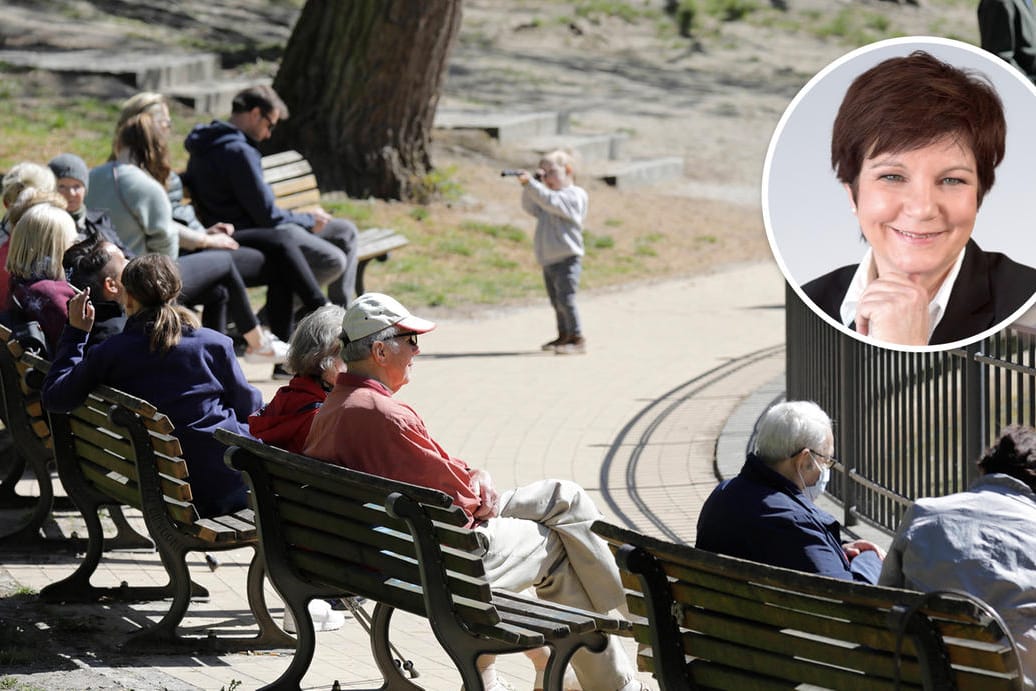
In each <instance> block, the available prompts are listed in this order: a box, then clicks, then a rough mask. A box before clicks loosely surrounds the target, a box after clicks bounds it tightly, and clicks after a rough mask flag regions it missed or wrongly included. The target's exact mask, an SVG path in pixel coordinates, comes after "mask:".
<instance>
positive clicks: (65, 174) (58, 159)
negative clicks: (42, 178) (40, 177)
mask: <svg viewBox="0 0 1036 691" xmlns="http://www.w3.org/2000/svg"><path fill="white" fill-rule="evenodd" d="M47 165H48V166H50V170H51V171H52V172H53V173H54V177H56V178H58V179H59V180H60V179H61V178H72V179H73V180H78V181H79V182H81V183H83V186H84V187H85V186H87V185H88V184H89V181H90V171H89V170H88V169H87V167H86V163H85V162H84V161H83V159H81V158H79V157H78V156H76V155H75V154H58V155H57V156H55V157H54V158H52V159H50V163H48V164H47Z"/></svg>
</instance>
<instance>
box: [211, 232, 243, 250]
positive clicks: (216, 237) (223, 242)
mask: <svg viewBox="0 0 1036 691" xmlns="http://www.w3.org/2000/svg"><path fill="white" fill-rule="evenodd" d="M240 246H241V245H239V244H237V240H235V239H234V238H232V237H230V236H229V235H227V234H225V233H210V234H209V235H206V236H205V244H204V245H202V249H206V250H236V249H237V248H238V247H240Z"/></svg>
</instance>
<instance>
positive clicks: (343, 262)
mask: <svg viewBox="0 0 1036 691" xmlns="http://www.w3.org/2000/svg"><path fill="white" fill-rule="evenodd" d="M287 117H288V108H287V106H285V105H284V102H283V101H282V100H281V99H280V97H279V96H278V95H277V93H276V92H275V91H274V90H273V89H272V88H270V87H269V86H265V85H263V86H255V87H251V88H248V89H245V90H244V91H242V92H240V93H239V94H237V96H235V97H234V101H233V107H232V112H231V115H230V118H229V119H228V120H226V121H222V120H214V121H212V123H210V124H208V125H196V126H195V127H194V129H192V130H191V133H190V134H188V135H187V139H186V140H185V141H184V146H185V147H186V148H187V152H188V153H189V154H190V159H189V160H188V161H187V173H186V180H187V184H188V185H189V186H190V189H191V196H192V202H193V204H194V208H195V211H196V212H197V215H198V218H199V220H200V221H201V222H202V224H203V225H206V226H209V225H212V224H214V223H217V222H221V221H222V222H226V223H232V224H233V225H234V227H235V228H245V229H250V228H276V229H277V230H279V231H282V232H292V231H295V232H296V234H295V236H294V239H295V241H296V242H297V243H298V244H299V247H300V249H301V250H302V253H303V255H304V256H305V258H306V261H307V262H308V263H309V266H310V267H311V268H312V271H313V274H314V276H315V277H316V280H317V282H318V283H319V284H321V285H323V284H325V283H326V284H328V297H330V299H331V301H332V302H334V303H335V304H339V305H342V306H345V305H346V304H348V303H349V301H350V300H351V299H352V298H353V297H355V295H354V294H353V293H354V286H355V283H356V241H357V240H356V226H354V225H353V224H352V223H351V222H349V221H347V220H344V219H340V218H332V217H331V215H330V214H329V213H327V211H325V210H323V209H321V208H317V209H316V210H314V211H312V212H310V213H298V212H294V211H288V210H285V209H282V208H280V207H278V206H277V205H276V199H275V197H274V194H273V190H271V189H270V186H269V185H268V184H267V183H266V181H265V180H263V170H262V156H261V155H260V153H259V150H258V149H257V148H256V146H257V144H259V143H260V142H262V141H265V140H266V139H269V137H270V134H271V133H272V132H273V129H274V127H276V126H277V123H278V122H279V121H280V120H281V119H282V118H285V119H286V118H287ZM299 230H302V231H304V232H297V231H299ZM234 237H235V239H238V241H239V242H240V241H241V240H240V237H241V232H240V231H238V232H235V235H234ZM243 244H244V243H243Z"/></svg>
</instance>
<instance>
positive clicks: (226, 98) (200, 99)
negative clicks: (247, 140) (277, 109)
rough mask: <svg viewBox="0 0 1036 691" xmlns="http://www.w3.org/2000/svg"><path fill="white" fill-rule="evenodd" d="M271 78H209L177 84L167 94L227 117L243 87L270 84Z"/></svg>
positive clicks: (198, 108)
mask: <svg viewBox="0 0 1036 691" xmlns="http://www.w3.org/2000/svg"><path fill="white" fill-rule="evenodd" d="M270 83H271V80H270V79H229V80H207V81H202V82H196V83H193V84H185V85H181V86H176V87H173V88H170V89H167V90H166V92H165V93H166V95H168V96H169V97H170V98H175V99H176V100H177V101H180V102H181V103H183V104H185V105H187V106H190V107H191V108H194V110H196V111H198V112H199V113H209V114H211V115H214V116H216V117H226V116H227V115H229V114H230V107H231V104H232V102H233V100H234V96H235V95H236V94H237V93H238V92H239V91H241V90H242V89H247V88H248V87H250V86H256V85H258V84H270Z"/></svg>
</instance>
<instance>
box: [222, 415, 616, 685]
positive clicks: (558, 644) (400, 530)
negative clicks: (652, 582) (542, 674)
mask: <svg viewBox="0 0 1036 691" xmlns="http://www.w3.org/2000/svg"><path fill="white" fill-rule="evenodd" d="M216 438H217V439H219V440H220V441H222V442H224V443H225V444H227V445H229V446H231V448H230V450H229V451H228V452H227V462H228V463H229V464H230V465H231V466H232V467H234V468H237V469H238V470H240V471H241V472H243V473H244V474H245V476H246V478H247V481H248V483H249V485H250V486H251V488H252V493H253V500H254V503H255V510H256V517H257V524H258V526H259V539H260V550H261V551H262V553H263V558H264V560H265V562H266V566H267V570H268V573H269V578H270V580H271V582H272V583H273V584H274V586H275V587H276V589H277V591H278V592H279V593H280V594H281V595H282V596H283V597H284V599H285V603H286V605H285V606H286V607H288V608H290V609H291V612H292V614H293V615H294V616H295V619H296V621H298V622H299V642H298V647H297V649H296V651H295V656H294V658H293V659H292V662H291V665H290V666H289V667H288V669H287V670H286V671H285V672H284V674H283V675H282V676H281V677H280V678H279V679H278V680H277V681H275V682H273V683H272V684H270V685H269V686H266V687H264V688H267V689H298V688H299V681H300V680H301V679H302V677H303V675H304V674H305V673H306V670H307V669H308V668H309V665H310V663H311V662H312V659H313V653H314V646H315V643H316V637H315V634H314V632H313V626H312V619H311V618H310V616H309V612H308V609H307V604H308V602H309V601H310V600H311V599H313V598H327V597H337V596H340V595H341V594H342V593H352V594H354V595H358V596H361V597H365V598H367V599H368V600H371V601H373V602H375V603H376V605H375V608H374V612H373V617H372V620H373V626H372V630H371V647H372V649H373V653H374V658H375V662H376V663H377V665H378V668H379V669H380V670H381V672H382V675H383V676H384V678H385V683H386V685H385V686H383V687H382V688H393V689H419V688H420V687H419V686H416V685H415V684H414V683H413V682H411V681H410V680H409V679H407V678H406V676H405V675H404V674H403V672H402V670H401V669H400V668H399V667H400V666H399V665H397V663H396V662H395V661H394V660H393V657H392V655H391V651H390V645H389V627H390V623H391V616H392V612H393V611H394V610H396V609H399V610H402V611H406V612H410V613H412V614H416V615H418V616H420V617H424V618H426V619H427V620H428V622H429V624H430V626H431V628H432V631H433V632H434V633H435V637H436V638H437V639H438V641H439V643H440V644H441V645H442V647H443V649H444V650H445V651H446V653H447V654H448V655H449V656H450V658H451V659H452V660H453V662H454V664H455V665H456V666H457V669H458V671H459V672H460V674H461V678H462V679H463V682H464V685H465V686H464V688H466V689H468V691H482V689H483V686H482V680H481V677H480V676H479V673H478V670H477V668H476V664H475V661H476V659H477V658H478V657H479V655H482V654H486V653H494V654H495V653H509V652H518V651H523V650H530V649H534V648H539V647H541V646H543V645H549V646H551V648H552V649H553V654H552V655H551V659H550V662H549V663H548V666H547V673H546V680H545V683H546V688H547V689H558V690H560V689H561V688H562V684H563V679H564V673H565V668H566V667H567V665H568V662H569V660H570V658H571V656H572V654H573V653H574V652H575V651H576V650H577V649H578V648H580V647H582V646H587V647H588V648H589V649H591V650H597V651H599V650H602V649H603V647H604V645H605V644H606V640H607V639H606V638H605V636H604V635H603V634H605V633H618V632H621V631H624V630H628V629H629V623H628V622H626V621H624V620H621V619H615V618H612V617H607V616H604V615H599V614H595V613H593V612H586V611H583V610H578V609H573V608H570V607H564V606H562V605H557V604H554V603H551V602H544V601H541V600H536V599H534V598H530V597H526V596H523V595H518V594H515V593H510V592H506V591H502V590H498V589H494V588H492V587H491V586H490V584H489V582H488V580H487V579H486V575H485V569H484V566H483V564H482V557H481V555H482V552H483V551H484V550H483V547H482V545H481V543H480V541H479V536H478V534H477V533H476V532H475V531H473V530H470V529H468V528H466V527H465V524H466V522H467V517H466V516H465V514H464V512H463V511H462V510H461V509H460V508H459V507H457V506H454V505H453V500H452V499H451V498H450V497H449V496H448V495H446V494H444V493H442V492H439V491H436V490H433V489H429V488H426V487H417V486H414V485H409V484H406V483H402V482H396V481H393V480H388V479H386V478H381V477H377V476H373V475H368V474H365V473H360V472H357V471H353V470H349V469H346V468H343V467H340V466H336V465H332V464H330V463H325V462H322V461H318V460H315V459H312V458H307V457H305V456H300V455H298V454H292V453H289V452H287V451H284V450H282V449H278V448H276V447H273V446H267V445H265V444H262V443H261V442H257V441H255V440H254V439H250V438H247V437H243V436H240V435H236V434H233V433H230V432H228V431H226V430H217V431H216Z"/></svg>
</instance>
